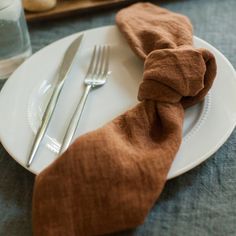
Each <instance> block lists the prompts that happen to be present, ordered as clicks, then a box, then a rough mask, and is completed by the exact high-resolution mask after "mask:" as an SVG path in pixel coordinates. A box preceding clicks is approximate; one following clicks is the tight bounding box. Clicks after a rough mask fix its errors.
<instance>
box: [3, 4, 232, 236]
mask: <svg viewBox="0 0 236 236" xmlns="http://www.w3.org/2000/svg"><path fill="white" fill-rule="evenodd" d="M155 3H156V4H159V5H161V6H163V7H166V8H168V9H170V10H173V11H176V12H179V13H182V14H185V15H187V16H189V18H190V19H191V20H192V23H193V25H194V31H195V35H197V36H199V37H201V38H203V39H205V40H206V41H208V42H210V43H211V44H212V45H214V46H215V47H216V48H218V49H219V50H220V51H221V52H222V53H223V54H224V55H225V56H226V57H227V58H228V59H229V60H230V61H231V63H232V64H233V66H234V67H235V66H236V26H235V22H236V13H235V12H236V1H235V0H226V1H223V0H179V1H167V0H163V1H156V2H155ZM117 10H118V9H109V10H104V11H102V12H99V13H88V14H86V15H85V14H84V15H82V16H81V15H80V16H74V17H71V18H64V19H60V20H54V21H50V22H47V23H46V24H45V23H44V24H39V23H34V24H30V25H29V31H30V36H31V40H32V46H33V50H34V52H35V51H38V50H39V49H41V48H42V47H44V46H46V45H48V44H50V43H52V42H54V41H55V40H57V39H60V38H62V37H65V36H67V35H70V34H72V33H75V32H78V31H81V30H86V29H90V28H94V27H98V26H103V25H110V24H114V16H115V14H116V12H117ZM2 85H3V82H2V83H1V87H2ZM235 92H236V91H235ZM235 105H236V104H235ZM0 122H1V121H0ZM33 183H34V176H33V175H32V174H31V173H29V172H27V171H26V170H25V169H23V168H22V167H21V166H20V165H18V164H17V163H16V162H15V161H14V160H13V159H12V158H11V157H10V156H9V155H8V154H7V152H6V151H5V150H4V148H3V147H2V146H1V147H0V236H13V235H17V236H28V235H32V227H31V201H32V190H33ZM116 235H138V236H141V235H142V236H158V235H160V236H167V235H171V236H175V235H180V236H182V235H188V236H198V235H199V236H205V235H214V236H217V235H219V236H226V235H236V131H234V132H233V133H232V135H231V136H230V138H229V139H228V140H227V142H226V143H225V144H224V145H223V146H222V147H221V148H220V149H219V150H218V151H217V152H216V153H215V154H214V155H213V156H212V157H211V158H209V159H208V160H207V161H205V162H204V163H203V164H201V165H200V166H198V167H197V168H195V169H193V170H191V171H189V172H188V173H186V174H184V175H182V176H180V177H177V178H175V179H173V180H170V181H168V182H167V184H166V186H165V189H164V191H163V193H162V195H161V197H160V199H159V200H158V201H157V203H156V205H155V206H154V208H153V209H152V211H151V212H150V214H149V216H148V217H147V219H146V222H145V224H144V225H143V226H141V227H139V228H138V229H135V230H134V231H129V232H125V233H123V234H121V233H119V234H116ZM42 236H43V235H42Z"/></svg>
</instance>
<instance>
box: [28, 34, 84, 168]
mask: <svg viewBox="0 0 236 236" xmlns="http://www.w3.org/2000/svg"><path fill="white" fill-rule="evenodd" d="M82 39H83V34H82V35H80V36H79V37H78V38H76V39H75V40H74V41H73V42H72V43H71V44H70V46H69V47H68V49H67V50H66V52H65V55H64V58H63V60H62V63H61V66H60V69H59V73H58V78H57V81H56V85H55V87H54V89H53V93H52V96H51V98H50V100H49V102H48V105H47V108H46V110H45V112H44V114H43V118H42V122H41V125H40V127H39V129H38V131H37V133H36V136H35V139H34V142H33V145H32V148H31V150H30V155H29V157H28V160H27V163H26V166H27V167H30V165H31V164H32V162H33V160H34V158H35V155H36V152H37V150H38V148H39V145H40V143H41V141H42V139H43V137H44V134H45V133H46V130H47V127H48V124H49V122H50V120H51V117H52V114H53V111H54V110H55V107H56V104H57V101H58V98H59V95H60V93H61V90H62V88H63V85H64V82H65V80H66V78H67V75H68V73H69V72H70V69H71V65H72V62H73V60H74V58H75V55H76V53H77V51H78V49H79V47H80V45H81V41H82Z"/></svg>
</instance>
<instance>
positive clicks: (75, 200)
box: [33, 3, 216, 236]
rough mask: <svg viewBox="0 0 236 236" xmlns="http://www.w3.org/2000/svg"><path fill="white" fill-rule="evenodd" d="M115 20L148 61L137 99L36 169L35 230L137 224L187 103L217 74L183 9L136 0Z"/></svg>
mask: <svg viewBox="0 0 236 236" xmlns="http://www.w3.org/2000/svg"><path fill="white" fill-rule="evenodd" d="M116 21H117V25H118V27H119V29H120V31H121V32H122V33H123V34H124V36H125V38H126V39H127V41H128V43H129V44H130V46H131V47H132V49H133V50H134V51H135V52H136V53H137V55H138V56H139V57H140V58H142V59H143V60H144V61H145V64H144V75H143V82H142V84H141V85H140V89H139V94H138V98H139V100H140V101H141V102H140V103H139V104H138V105H137V106H135V107H134V108H133V109H131V110H129V111H127V112H125V113H124V114H122V115H120V116H119V117H117V118H116V119H114V120H113V121H111V122H110V123H108V124H106V125H105V126H104V127H102V128H100V129H97V130H95V131H93V132H90V133H87V134H85V135H82V136H81V137H79V138H78V139H77V140H76V141H75V142H74V143H73V144H72V145H71V146H70V148H69V150H68V151H66V152H65V153H64V154H63V155H62V156H61V157H59V158H58V159H57V160H56V161H55V162H54V163H53V164H52V165H50V166H49V167H48V168H47V169H46V170H44V171H43V172H42V173H40V174H39V175H38V176H37V178H36V182H35V187H34V197H33V228H34V235H36V236H42V235H43V236H48V235H50V236H55V235H57V236H60V235H63V236H65V235H68V236H73V235H79V236H84V235H102V234H107V233H112V232H115V231H120V230H125V229H128V228H133V227H136V226H138V225H140V224H142V223H143V221H144V219H145V217H146V216H147V214H148V212H149V210H150V209H151V207H152V206H153V204H154V202H155V201H156V200H157V199H158V197H159V195H160V193H161V191H162V189H163V187H164V184H165V182H166V176H167V174H168V171H169V169H170V166H171V163H172V161H173V159H174V157H175V155H176V152H177V151H178V148H179V146H180V143H181V137H182V124H183V117H184V108H186V107H189V106H191V105H194V104H196V103H197V102H199V101H201V100H202V99H203V98H204V96H205V95H206V93H207V91H208V90H209V89H210V87H211V85H212V82H213V80H214V78H215V75H216V63H215V59H214V56H213V55H212V54H211V53H210V52H209V51H207V50H205V49H195V48H193V46H192V27H191V23H190V21H189V20H188V19H187V18H186V17H185V16H182V15H179V14H175V13H172V12H170V11H167V10H165V9H162V8H159V7H157V6H155V5H152V4H149V3H138V4H134V5H132V6H130V7H128V8H126V9H123V10H121V11H120V12H119V13H118V14H117V16H116Z"/></svg>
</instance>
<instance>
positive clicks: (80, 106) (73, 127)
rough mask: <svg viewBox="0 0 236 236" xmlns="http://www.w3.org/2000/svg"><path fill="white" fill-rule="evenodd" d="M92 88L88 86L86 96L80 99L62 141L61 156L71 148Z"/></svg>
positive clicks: (85, 91)
mask: <svg viewBox="0 0 236 236" xmlns="http://www.w3.org/2000/svg"><path fill="white" fill-rule="evenodd" d="M91 88H92V85H91V84H88V85H86V87H85V90H84V94H83V96H82V97H81V99H80V102H79V104H78V106H77V107H76V109H75V112H74V114H73V116H72V118H71V120H70V123H69V126H68V128H67V130H66V134H65V136H64V139H63V141H62V145H61V149H60V154H62V153H63V152H64V151H66V149H67V148H68V147H69V145H70V143H71V140H72V138H73V137H74V134H75V131H76V128H77V126H78V124H79V121H80V118H81V115H82V112H83V110H84V105H85V103H86V100H87V97H88V94H89V92H90V90H91Z"/></svg>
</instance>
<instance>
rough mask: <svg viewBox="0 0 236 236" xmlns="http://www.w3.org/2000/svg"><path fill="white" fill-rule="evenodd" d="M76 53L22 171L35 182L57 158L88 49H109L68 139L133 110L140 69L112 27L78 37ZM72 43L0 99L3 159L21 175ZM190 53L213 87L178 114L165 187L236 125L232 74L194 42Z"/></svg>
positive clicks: (31, 62)
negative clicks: (211, 73)
mask: <svg viewBox="0 0 236 236" xmlns="http://www.w3.org/2000/svg"><path fill="white" fill-rule="evenodd" d="M84 33H85V38H84V40H83V43H82V45H81V50H80V51H79V52H78V54H77V56H76V61H75V64H74V65H73V68H72V71H71V73H70V75H69V78H68V80H67V81H66V84H65V87H64V88H63V91H62V94H61V96H60V99H59V102H58V105H57V108H56V110H55V113H54V115H53V118H52V120H51V124H50V125H49V128H48V131H47V134H46V136H45V137H44V139H43V141H42V144H41V146H40V148H39V150H38V153H37V156H36V159H35V160H34V162H33V164H32V166H31V167H30V169H29V171H31V172H33V173H35V174H38V173H39V172H40V171H42V170H43V169H44V168H45V167H47V166H48V165H49V164H50V163H52V162H53V161H54V160H55V159H56V158H57V153H58V150H59V148H60V145H61V141H62V139H63V135H64V133H65V130H66V127H67V124H68V122H69V118H70V117H71V115H72V113H73V110H74V108H75V106H76V104H77V103H78V100H79V98H80V95H81V93H82V91H83V76H84V75H85V73H86V70H87V66H88V62H89V58H90V55H91V52H92V48H93V46H94V44H109V45H110V47H111V60H110V70H111V74H110V76H109V79H108V82H107V84H106V85H105V86H103V87H102V88H100V89H97V90H95V91H92V93H91V94H90V96H89V98H88V101H87V104H86V107H85V110H84V113H83V116H82V119H81V121H80V124H79V127H78V129H77V132H76V136H79V135H81V134H83V133H85V132H88V131H90V130H93V129H96V128H98V127H100V126H102V125H104V124H105V123H106V122H108V121H110V120H111V119H113V118H115V117H116V116H117V115H119V114H121V113H122V112H124V111H126V110H127V109H129V108H131V107H132V106H134V105H135V104H136V103H137V102H138V101H137V98H136V97H137V92H138V86H139V83H140V81H141V79H142V71H143V63H142V61H141V60H139V59H138V58H137V57H136V56H135V55H134V53H133V52H132V51H131V50H130V48H129V47H128V45H127V43H126V41H125V39H124V38H123V37H122V35H121V34H120V33H119V31H118V29H117V28H116V27H115V26H107V27H102V28H96V29H92V30H88V31H85V32H84ZM76 36H77V34H75V35H71V36H69V37H66V38H64V39H61V40H59V41H57V42H55V43H53V44H51V45H49V46H47V47H45V48H44V49H42V50H40V51H39V52H37V53H36V54H34V55H33V56H32V57H31V58H29V59H28V60H27V61H26V62H25V63H24V64H23V65H21V66H20V67H19V68H18V69H17V71H15V73H14V74H13V75H12V76H11V77H10V78H9V79H8V81H7V82H6V84H5V85H4V87H3V89H2V91H1V93H0V117H1V122H0V138H1V142H2V144H3V146H4V147H5V149H6V150H7V151H8V152H9V154H10V155H11V156H12V157H13V158H14V159H15V160H16V161H17V162H18V163H20V164H21V165H22V166H24V167H25V164H26V160H27V156H28V154H29V150H30V147H31V145H32V141H33V138H34V136H35V133H36V130H37V129H38V127H39V124H40V120H41V118H42V114H43V111H44V109H45V104H46V102H47V100H48V98H49V95H50V93H51V91H52V86H53V81H54V79H55V75H56V71H57V68H58V65H59V63H60V61H61V59H62V57H63V53H64V52H65V50H66V48H67V47H68V45H69V44H70V43H71V42H72V40H73V39H74V38H75V37H76ZM194 44H195V46H196V47H204V48H208V49H209V50H210V51H211V52H213V53H214V55H215V56H216V60H217V65H218V73H217V79H216V81H215V83H214V85H213V87H212V89H211V91H210V93H209V95H208V96H207V97H206V99H205V101H204V102H202V103H201V104H198V105H196V106H194V107H192V108H190V109H188V110H186V114H185V121H184V130H183V142H182V145H181V147H180V150H179V152H178V154H177V156H176V158H175V160H174V162H173V165H172V167H171V170H170V172H169V174H168V179H170V178H173V177H175V176H178V175H180V174H182V173H184V172H186V171H188V170H190V169H192V168H193V167H195V166H197V165H198V164H200V163H201V162H202V161H204V160H206V159H207V158H208V157H210V156H211V155H212V154H213V153H214V152H215V151H216V150H217V149H218V148H219V147H220V146H221V145H222V144H223V143H224V142H225V140H226V139H227V138H228V137H229V135H230V133H231V132H232V130H233V129H234V127H235V123H236V105H235V104H236V92H235V91H236V73H235V71H234V69H233V67H232V65H231V64H230V63H229V61H228V60H227V59H226V58H225V57H224V56H223V55H222V54H221V53H220V52H219V51H218V50H217V49H215V48H214V47H212V46H211V45H210V44H208V43H206V42H205V41H203V40H201V39H199V38H197V37H194Z"/></svg>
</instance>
